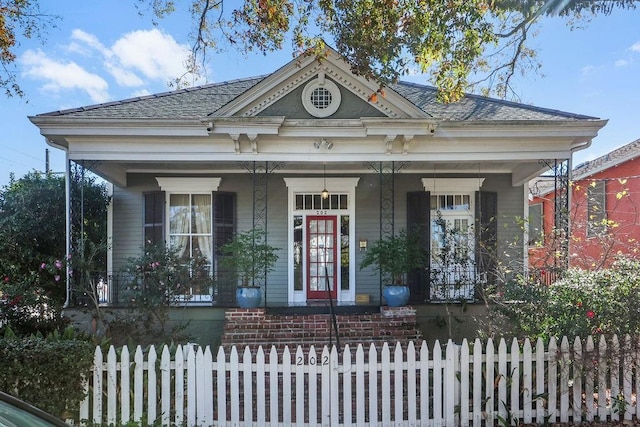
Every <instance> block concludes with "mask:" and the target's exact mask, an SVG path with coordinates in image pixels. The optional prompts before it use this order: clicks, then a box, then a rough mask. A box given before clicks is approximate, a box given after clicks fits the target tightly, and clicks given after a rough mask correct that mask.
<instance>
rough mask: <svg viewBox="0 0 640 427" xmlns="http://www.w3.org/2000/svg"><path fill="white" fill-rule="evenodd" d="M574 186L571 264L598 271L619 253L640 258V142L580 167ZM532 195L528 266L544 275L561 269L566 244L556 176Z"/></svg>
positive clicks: (540, 182) (543, 181)
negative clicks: (558, 212)
mask: <svg viewBox="0 0 640 427" xmlns="http://www.w3.org/2000/svg"><path fill="white" fill-rule="evenodd" d="M569 188H570V193H569V224H570V238H569V239H568V246H569V258H568V263H569V266H571V267H581V268H585V269H598V268H603V267H607V266H609V265H610V264H611V263H612V262H613V260H614V259H615V258H616V256H618V255H626V256H630V257H634V258H635V257H639V256H640V139H638V140H636V141H633V142H631V143H629V144H627V145H625V146H623V147H620V148H618V149H616V150H613V151H611V152H609V153H607V154H606V155H604V156H601V157H599V158H597V159H595V160H592V161H590V162H585V163H583V164H580V165H578V166H577V167H575V168H574V169H573V171H572V174H571V180H570V185H569ZM530 191H531V198H530V209H529V230H530V233H529V242H530V246H529V265H530V266H532V267H534V268H536V269H539V271H541V272H543V274H545V272H548V271H552V267H554V266H557V265H558V259H559V258H560V254H559V253H558V252H557V251H559V250H560V246H561V242H562V241H563V236H562V233H561V232H556V231H555V230H557V227H555V223H556V220H555V209H556V208H555V205H556V203H555V195H556V192H555V189H554V181H553V178H545V177H541V178H540V179H538V180H536V181H534V182H532V184H531V186H530ZM545 269H546V270H545Z"/></svg>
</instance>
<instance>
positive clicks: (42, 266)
mask: <svg viewBox="0 0 640 427" xmlns="http://www.w3.org/2000/svg"><path fill="white" fill-rule="evenodd" d="M45 268H47V264H45V263H44V262H43V263H42V264H40V270H44V269H45Z"/></svg>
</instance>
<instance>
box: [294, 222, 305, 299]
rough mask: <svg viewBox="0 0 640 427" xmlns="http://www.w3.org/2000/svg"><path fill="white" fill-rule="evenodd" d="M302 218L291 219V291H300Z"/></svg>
mask: <svg viewBox="0 0 640 427" xmlns="http://www.w3.org/2000/svg"><path fill="white" fill-rule="evenodd" d="M302 248H303V246H302V216H299V215H297V216H295V217H294V218H293V289H294V290H296V291H301V290H302Z"/></svg>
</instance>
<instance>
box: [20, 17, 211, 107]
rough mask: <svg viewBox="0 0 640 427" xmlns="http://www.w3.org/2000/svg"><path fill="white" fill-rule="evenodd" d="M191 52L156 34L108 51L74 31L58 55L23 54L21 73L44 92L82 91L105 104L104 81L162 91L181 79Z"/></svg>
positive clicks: (134, 37) (143, 33)
mask: <svg viewBox="0 0 640 427" xmlns="http://www.w3.org/2000/svg"><path fill="white" fill-rule="evenodd" d="M190 52H191V51H190V48H189V46H187V45H183V44H179V43H178V42H177V41H176V40H175V39H174V38H173V37H172V36H171V35H169V34H167V33H164V32H162V31H160V30H158V29H151V30H137V31H132V32H129V33H126V34H124V35H122V36H121V37H120V38H119V39H117V40H116V41H115V42H114V43H113V45H112V46H106V45H105V44H104V43H103V42H101V41H100V39H99V38H98V37H97V36H96V35H94V34H91V33H88V32H86V31H84V30H81V29H75V30H73V31H72V33H71V37H70V41H69V43H68V44H67V45H66V46H65V51H64V52H63V53H61V54H56V56H54V55H53V54H47V53H43V52H42V51H37V52H36V51H28V52H25V54H24V55H23V58H22V64H23V67H24V71H23V74H24V75H25V76H27V77H30V78H33V79H36V80H41V81H44V83H43V89H45V90H47V91H50V92H54V93H60V92H61V91H62V90H64V89H69V90H72V89H80V90H83V91H85V92H86V93H87V94H89V96H90V97H91V100H92V101H93V102H104V101H106V100H108V99H109V94H108V89H109V84H108V83H107V80H108V78H111V79H113V81H115V83H116V84H115V86H116V87H117V86H120V87H123V88H124V87H126V88H137V89H138V90H137V92H139V93H149V90H148V89H151V90H152V91H153V90H155V89H154V87H158V86H162V89H166V84H167V83H168V82H169V81H173V80H174V79H175V78H177V77H180V76H183V75H184V74H185V65H184V64H185V63H186V61H187V59H188V57H189V54H190ZM87 70H91V71H87ZM101 75H103V76H104V77H101ZM107 76H110V77H107ZM186 77H187V78H190V80H189V81H191V82H193V84H196V83H200V81H201V79H199V78H198V77H197V76H196V78H193V76H186ZM109 81H111V80H109ZM162 89H158V90H162ZM143 91H144V92H143Z"/></svg>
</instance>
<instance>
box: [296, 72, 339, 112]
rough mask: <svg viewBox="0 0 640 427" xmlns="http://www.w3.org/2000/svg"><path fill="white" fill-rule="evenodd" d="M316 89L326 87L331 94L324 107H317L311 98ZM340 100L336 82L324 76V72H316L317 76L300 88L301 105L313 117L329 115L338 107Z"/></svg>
mask: <svg viewBox="0 0 640 427" xmlns="http://www.w3.org/2000/svg"><path fill="white" fill-rule="evenodd" d="M316 89H326V90H327V91H328V92H329V93H330V94H331V103H329V105H327V106H326V107H324V108H318V107H317V106H316V105H314V103H313V102H312V100H311V97H312V94H313V92H314V91H315V90H316ZM341 102H342V94H341V93H340V88H339V87H338V85H337V84H335V83H334V82H332V81H331V80H327V79H325V78H324V73H323V72H320V73H318V78H317V79H314V80H311V81H310V82H309V83H307V84H306V85H305V87H304V89H303V90H302V106H303V107H304V109H305V110H307V113H309V114H311V115H312V116H314V117H318V118H324V117H329V116H331V115H332V114H333V113H335V112H336V111H338V108H339V107H340V103H341Z"/></svg>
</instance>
